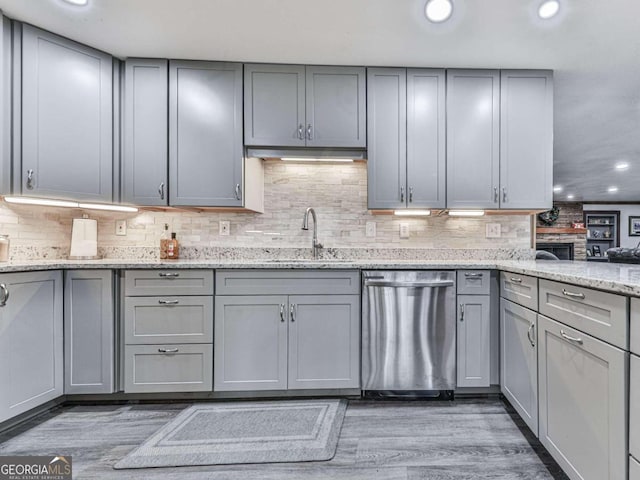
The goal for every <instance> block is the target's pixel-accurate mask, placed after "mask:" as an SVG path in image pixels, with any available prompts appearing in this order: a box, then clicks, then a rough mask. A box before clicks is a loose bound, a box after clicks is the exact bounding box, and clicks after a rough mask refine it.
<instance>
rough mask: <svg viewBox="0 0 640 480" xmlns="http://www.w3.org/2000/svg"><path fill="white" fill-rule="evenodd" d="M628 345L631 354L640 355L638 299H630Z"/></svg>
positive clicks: (639, 303)
mask: <svg viewBox="0 0 640 480" xmlns="http://www.w3.org/2000/svg"><path fill="white" fill-rule="evenodd" d="M630 323H631V325H630V327H629V328H630V330H631V331H630V334H629V335H630V337H631V339H630V343H631V349H630V350H631V353H635V354H636V355H640V299H638V298H632V299H631V322H630Z"/></svg>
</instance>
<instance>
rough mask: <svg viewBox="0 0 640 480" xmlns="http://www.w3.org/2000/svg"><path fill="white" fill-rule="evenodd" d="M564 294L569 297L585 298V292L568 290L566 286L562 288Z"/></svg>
mask: <svg viewBox="0 0 640 480" xmlns="http://www.w3.org/2000/svg"><path fill="white" fill-rule="evenodd" d="M562 294H563V295H564V296H565V297H569V298H581V299H584V293H573V292H568V291H566V290H565V289H564V288H563V289H562Z"/></svg>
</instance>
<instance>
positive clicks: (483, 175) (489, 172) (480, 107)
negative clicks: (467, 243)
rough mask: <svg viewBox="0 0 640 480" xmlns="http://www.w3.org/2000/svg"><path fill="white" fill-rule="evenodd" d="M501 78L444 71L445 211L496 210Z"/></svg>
mask: <svg viewBox="0 0 640 480" xmlns="http://www.w3.org/2000/svg"><path fill="white" fill-rule="evenodd" d="M499 175H500V72H499V71H498V70H448V71H447V207H448V208H498V207H499V182H500V178H499Z"/></svg>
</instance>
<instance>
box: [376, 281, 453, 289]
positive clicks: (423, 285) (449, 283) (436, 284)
mask: <svg viewBox="0 0 640 480" xmlns="http://www.w3.org/2000/svg"><path fill="white" fill-rule="evenodd" d="M453 285H454V283H453V280H445V281H439V282H395V281H384V280H383V281H381V280H373V281H372V280H365V282H364V286H365V287H392V288H437V287H453Z"/></svg>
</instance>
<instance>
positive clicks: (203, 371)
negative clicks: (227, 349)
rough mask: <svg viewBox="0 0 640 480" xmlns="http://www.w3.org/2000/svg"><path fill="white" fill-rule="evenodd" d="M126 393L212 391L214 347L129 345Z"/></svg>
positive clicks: (125, 353) (126, 353) (125, 377)
mask: <svg viewBox="0 0 640 480" xmlns="http://www.w3.org/2000/svg"><path fill="white" fill-rule="evenodd" d="M124 357H125V358H124V365H125V374H124V391H125V393H148V392H208V391H211V385H212V380H213V374H212V371H213V346H212V345H211V344H209V345H126V346H125V349H124Z"/></svg>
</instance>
